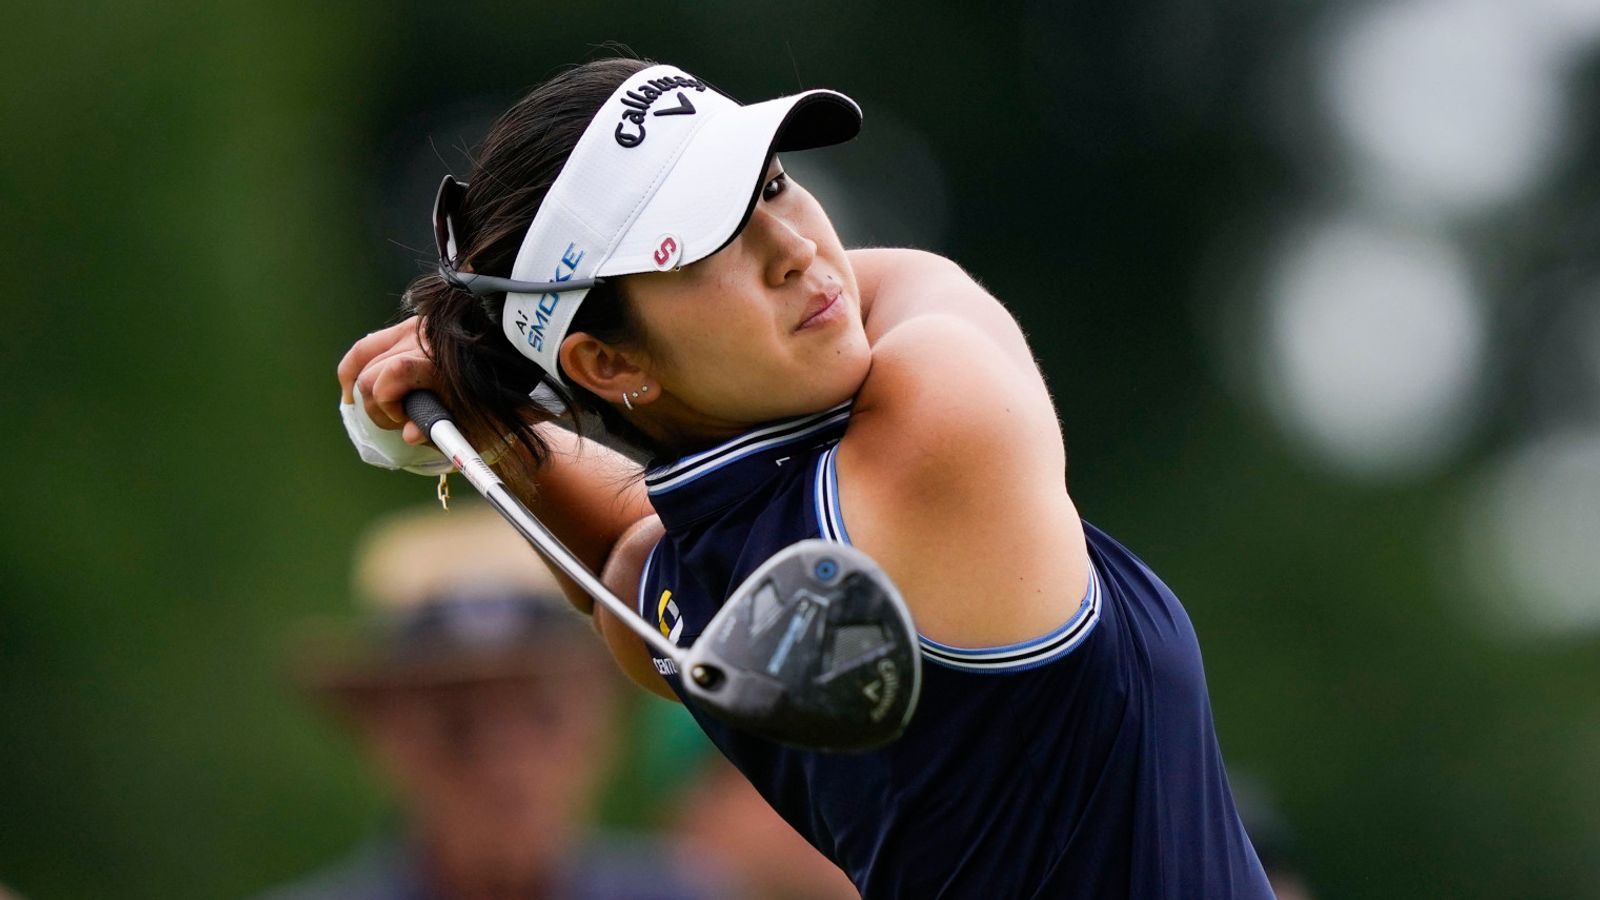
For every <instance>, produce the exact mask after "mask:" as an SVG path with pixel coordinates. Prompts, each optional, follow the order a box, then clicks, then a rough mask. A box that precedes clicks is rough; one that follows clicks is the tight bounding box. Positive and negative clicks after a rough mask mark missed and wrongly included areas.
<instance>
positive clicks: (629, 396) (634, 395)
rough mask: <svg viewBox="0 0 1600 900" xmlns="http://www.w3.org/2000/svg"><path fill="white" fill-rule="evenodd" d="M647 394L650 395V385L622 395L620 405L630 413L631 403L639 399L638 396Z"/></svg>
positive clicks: (631, 409)
mask: <svg viewBox="0 0 1600 900" xmlns="http://www.w3.org/2000/svg"><path fill="white" fill-rule="evenodd" d="M648 393H650V385H648V384H647V385H644V386H642V387H640V388H639V389H638V390H637V391H632V392H629V393H625V394H623V395H622V405H623V406H626V407H627V408H628V411H629V412H632V411H633V401H635V400H637V399H639V395H641V394H648Z"/></svg>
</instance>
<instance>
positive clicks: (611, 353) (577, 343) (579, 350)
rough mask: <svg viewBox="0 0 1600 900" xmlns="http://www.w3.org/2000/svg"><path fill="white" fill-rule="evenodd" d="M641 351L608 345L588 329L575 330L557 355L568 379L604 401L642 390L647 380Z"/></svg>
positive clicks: (564, 341)
mask: <svg viewBox="0 0 1600 900" xmlns="http://www.w3.org/2000/svg"><path fill="white" fill-rule="evenodd" d="M636 356H637V354H632V353H629V352H628V351H626V350H622V349H619V348H618V347H615V346H613V345H611V344H607V343H606V342H605V341H602V340H600V339H598V338H596V337H594V336H593V335H591V334H589V333H588V332H586V331H577V332H573V333H572V334H569V335H567V336H566V338H565V339H564V340H563V341H562V342H561V349H560V351H558V353H557V357H558V358H559V359H560V360H561V368H562V370H563V371H565V372H566V373H567V378H569V379H571V380H572V381H573V382H574V383H576V384H578V385H580V386H582V387H584V388H586V389H587V390H588V391H589V392H590V393H592V394H595V395H596V396H598V397H600V398H601V399H603V400H609V401H611V402H620V401H619V398H620V397H621V396H622V395H624V394H628V393H631V392H634V391H637V390H639V387H640V385H642V384H644V383H645V374H644V370H643V369H642V368H640V366H639V365H638V362H639V360H637V359H636Z"/></svg>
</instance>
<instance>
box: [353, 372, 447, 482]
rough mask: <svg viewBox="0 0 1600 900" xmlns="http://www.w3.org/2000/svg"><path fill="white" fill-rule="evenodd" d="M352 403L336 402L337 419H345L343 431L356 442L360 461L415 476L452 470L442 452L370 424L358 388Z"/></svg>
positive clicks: (369, 418)
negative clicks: (400, 470) (412, 473)
mask: <svg viewBox="0 0 1600 900" xmlns="http://www.w3.org/2000/svg"><path fill="white" fill-rule="evenodd" d="M354 392H355V398H356V399H355V402H354V403H340V404H339V418H341V419H343V420H344V430H345V433H346V434H348V435H350V443H352V444H355V445H356V452H357V453H359V454H361V461H362V462H364V463H367V464H368V465H373V466H378V467H379V468H383V469H405V470H406V471H407V472H415V473H417V474H418V475H442V474H444V473H446V472H450V471H454V469H455V466H454V465H452V464H451V462H450V460H448V459H445V457H444V454H443V453H440V452H439V451H438V450H436V449H434V448H433V447H430V446H426V445H424V446H421V447H417V446H413V445H411V444H408V443H406V442H405V440H404V439H402V438H401V437H400V432H399V431H398V430H394V431H391V430H389V429H387V428H379V427H378V426H377V425H375V424H373V421H372V418H371V417H370V416H368V415H367V407H366V405H365V404H364V403H362V401H361V389H360V388H355V389H354Z"/></svg>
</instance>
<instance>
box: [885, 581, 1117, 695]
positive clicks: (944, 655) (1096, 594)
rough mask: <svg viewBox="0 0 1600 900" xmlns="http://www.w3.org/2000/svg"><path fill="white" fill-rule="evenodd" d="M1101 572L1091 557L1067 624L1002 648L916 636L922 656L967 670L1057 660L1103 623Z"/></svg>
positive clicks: (1029, 665)
mask: <svg viewBox="0 0 1600 900" xmlns="http://www.w3.org/2000/svg"><path fill="white" fill-rule="evenodd" d="M1102 593H1103V590H1102V587H1101V583H1100V575H1099V573H1098V572H1096V571H1095V566H1094V559H1093V558H1092V557H1091V558H1090V560H1089V586H1088V588H1087V589H1086V590H1085V591H1084V594H1083V600H1082V601H1080V602H1079V604H1078V609H1077V611H1076V612H1075V613H1073V615H1072V618H1071V619H1069V620H1067V623H1066V624H1065V625H1062V626H1061V627H1060V628H1057V629H1056V630H1054V631H1052V632H1050V633H1049V634H1046V635H1043V636H1042V637H1037V638H1034V639H1033V640H1029V641H1021V642H1019V643H1015V644H1006V645H1004V646H1000V647H953V646H950V645H949V644H941V643H939V642H938V641H935V640H931V639H929V638H926V637H923V636H922V635H921V634H918V635H917V642H918V643H919V644H920V645H921V646H922V658H923V659H926V660H929V661H931V662H935V663H938V664H940V665H942V666H946V667H948V668H952V669H960V670H962V671H965V672H990V673H995V672H1021V671H1023V670H1025V669H1032V668H1035V667H1038V666H1042V665H1046V664H1048V663H1052V662H1055V661H1056V660H1058V659H1061V658H1062V657H1064V656H1066V655H1067V654H1069V653H1071V652H1072V651H1073V650H1076V649H1077V648H1078V647H1079V646H1080V645H1082V644H1083V641H1084V639H1085V638H1087V637H1088V636H1089V633H1090V632H1092V631H1094V627H1095V626H1096V625H1098V624H1099V623H1100V603H1101V600H1102Z"/></svg>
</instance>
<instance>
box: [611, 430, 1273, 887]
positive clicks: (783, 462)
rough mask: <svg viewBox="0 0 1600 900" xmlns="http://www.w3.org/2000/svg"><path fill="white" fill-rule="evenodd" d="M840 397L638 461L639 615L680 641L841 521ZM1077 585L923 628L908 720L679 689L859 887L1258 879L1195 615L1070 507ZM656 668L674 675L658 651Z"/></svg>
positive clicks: (837, 536)
mask: <svg viewBox="0 0 1600 900" xmlns="http://www.w3.org/2000/svg"><path fill="white" fill-rule="evenodd" d="M849 418H850V406H849V404H848V403H846V404H843V405H841V406H838V407H835V408H833V409H830V410H827V411H825V412H822V413H818V414H815V415H810V416H804V417H799V418H795V419H788V420H784V421H780V422H775V423H772V424H771V425H768V426H765V427H762V428H758V429H755V430H753V431H751V432H749V433H746V434H744V435H742V436H740V437H738V438H735V439H733V440H730V441H727V442H725V443H723V444H721V445H719V446H717V447H714V448H712V449H710V450H707V451H704V452H701V453H696V454H693V455H690V456H687V457H684V458H683V459H680V460H677V461H675V462H672V463H670V464H664V465H652V466H651V467H650V469H649V470H648V472H647V475H646V485H647V487H648V489H649V493H650V499H651V502H652V503H653V504H654V506H655V509H656V512H657V513H659V514H660V516H661V520H662V523H663V524H664V525H665V526H666V536H665V537H664V538H663V539H662V540H661V541H660V542H659V543H658V544H657V545H656V547H655V549H654V550H653V551H652V552H651V554H650V556H649V559H648V561H647V563H646V565H645V569H644V572H643V575H642V577H641V579H640V591H639V598H640V600H639V613H640V615H642V616H643V617H644V618H645V619H646V620H647V621H649V622H650V623H651V624H652V625H654V626H655V627H658V628H660V629H661V632H662V633H663V634H665V635H667V636H668V637H669V638H670V639H671V640H672V641H673V642H674V643H676V644H678V645H679V646H682V647H688V646H690V645H692V644H693V643H694V641H695V638H696V637H697V636H698V635H699V634H700V632H701V631H702V630H703V629H704V628H705V627H706V625H707V624H708V623H709V622H710V620H711V617H712V616H713V615H714V614H715V613H716V611H717V609H718V607H719V606H720V604H721V602H722V601H723V599H725V598H726V597H727V595H728V594H729V593H731V592H732V591H733V589H734V588H735V587H737V586H738V585H739V583H740V582H741V581H742V580H743V579H744V578H745V576H747V575H748V574H749V573H750V572H751V571H753V570H754V569H755V568H756V567H757V566H759V565H760V564H761V563H762V562H763V561H765V560H766V559H767V558H769V557H770V556H771V555H772V554H774V553H776V552H777V551H778V550H780V549H782V548H783V547H785V546H787V545H788V544H791V543H793V542H795V541H798V540H801V539H804V538H813V537H823V538H828V539H832V540H838V541H846V542H848V541H849V540H850V535H849V532H848V531H847V530H846V528H845V518H846V516H845V511H841V510H840V508H839V492H838V485H837V473H836V471H835V463H834V457H835V454H836V452H837V450H838V446H837V445H838V441H839V439H840V437H842V436H843V434H844V431H845V427H846V425H847V424H848V422H849ZM1084 530H1085V532H1086V533H1087V536H1088V544H1089V555H1090V559H1091V561H1092V563H1093V565H1092V566H1091V574H1090V585H1089V589H1088V591H1087V593H1086V594H1085V596H1084V597H1083V598H1082V601H1081V602H1080V603H1079V605H1078V608H1077V610H1076V611H1075V612H1074V613H1073V615H1072V616H1071V618H1070V619H1068V621H1066V622H1064V623H1063V624H1062V625H1061V627H1060V628H1057V629H1056V630H1055V631H1052V632H1051V633H1049V634H1046V635H1043V636H1041V637H1039V638H1037V639H1035V640H1031V641H1025V642H1022V643H1018V644H1012V645H1010V646H1004V647H990V648H982V649H976V648H961V647H951V646H946V645H944V644H939V643H935V642H934V641H931V640H928V639H926V638H923V639H922V640H921V649H922V654H923V662H924V666H923V679H924V680H923V687H922V697H921V701H920V705H919V707H918V710H917V712H916V714H915V716H914V717H913V719H912V721H911V724H910V726H909V727H908V729H907V730H906V733H905V735H904V736H903V737H901V738H900V739H899V740H898V741H896V742H895V743H893V744H890V745H889V746H888V747H885V748H882V749H880V750H875V751H871V752H868V753H860V754H829V753H818V752H812V751H806V750H799V749H795V748H792V747H786V746H783V745H780V744H776V743H773V742H770V741H766V740H762V739H760V738H755V737H752V736H750V735H747V734H744V733H741V732H739V731H736V730H734V729H732V728H730V727H729V726H727V725H725V724H723V723H721V722H719V721H717V720H716V719H712V718H709V717H706V716H704V715H703V714H701V713H700V712H699V711H698V710H696V709H695V707H694V706H693V704H687V706H688V709H689V710H690V712H691V713H692V714H693V715H694V716H695V718H696V720H697V721H698V722H699V724H700V726H701V727H702V728H703V729H704V730H705V732H706V734H707V735H709V736H710V738H711V740H712V741H713V742H714V743H715V744H716V745H717V747H718V748H719V749H720V750H721V751H722V752H723V753H724V754H725V755H727V757H728V758H729V759H730V760H732V761H733V763H734V765H736V766H737V767H738V768H739V769H740V770H741V771H743V772H744V774H745V776H746V777H748V778H749V779H750V781H751V782H752V783H753V784H754V785H755V786H756V789H757V790H758V791H760V792H761V794H762V796H764V797H765V798H766V799H767V801H768V802H769V803H770V804H772V806H773V808H774V809H776V810H777V811H778V813H779V814H780V815H782V816H783V818H784V819H786V820H787V821H788V822H789V824H791V825H793V826H794V827H795V829H796V830H798V831H799V832H800V833H801V834H802V835H804V836H805V837H806V839H807V840H809V841H810V842H811V843H812V844H813V845H815V846H816V847H817V849H819V850H821V851H822V853H823V854H824V855H825V856H827V857H828V858H829V859H831V860H833V861H834V862H835V863H836V864H838V865H839V867H840V868H842V869H844V871H845V872H846V873H847V874H848V875H849V876H850V878H851V880H852V881H853V882H854V883H855V885H856V887H857V888H859V889H860V891H861V893H862V895H863V896H864V897H866V898H868V900H875V898H890V897H893V898H905V900H932V898H1029V897H1031V898H1041V900H1044V898H1061V897H1135V898H1166V897H1171V898H1178V897H1182V898H1208V900H1210V898H1271V897H1272V891H1271V889H1270V888H1269V887H1268V885H1267V879H1266V876H1265V874H1264V873H1263V871H1262V868H1261V863H1260V861H1259V860H1258V859H1257V858H1256V853H1255V850H1254V848H1253V847H1252V846H1251V844H1250V840H1249V838H1248V837H1247V836H1246V835H1245V832H1244V828H1243V826H1242V825H1241V824H1240V821H1239V814H1238V812H1237V810H1236V809H1235V807H1234V802H1233V796H1232V794H1231V793H1230V791H1229V789H1228V780H1227V776H1226V774H1225V773H1224V771H1223V765H1222V756H1221V753H1220V751H1219V749H1218V746H1217V738H1216V734H1215V732H1214V730H1213V726H1212V720H1211V705H1210V701H1209V700H1208V698H1207V695H1206V685H1205V674H1204V672H1203V670H1202V668H1201V662H1200V648H1199V645H1198V644H1197V643H1196V640H1195V634H1194V629H1193V627H1192V626H1191V625H1190V623H1189V617H1188V616H1187V614H1185V613H1184V611H1183V607H1182V606H1180V605H1179V604H1178V600H1177V598H1176V597H1174V596H1173V594H1172V592H1171V591H1170V590H1168V588H1167V586H1166V585H1164V584H1162V583H1161V580H1160V579H1158V578H1157V577H1156V575H1155V573H1154V572H1152V571H1150V569H1149V568H1148V567H1146V566H1145V565H1144V563H1142V562H1140V561H1139V559H1137V558H1136V557H1135V556H1134V555H1133V554H1132V553H1130V552H1128V551H1127V550H1126V549H1125V548H1123V547H1122V545H1120V544H1118V543H1117V542H1116V541H1114V540H1112V539H1111V538H1110V537H1108V536H1107V535H1106V534H1105V533H1103V532H1101V531H1099V530H1098V529H1096V528H1094V527H1093V526H1091V525H1088V524H1087V523H1085V526H1084ZM655 662H656V667H657V669H658V671H660V672H662V674H663V675H664V676H666V678H667V681H668V682H669V683H670V684H671V685H672V687H673V689H674V690H676V691H678V692H679V694H680V696H681V694H682V684H681V682H680V681H679V678H678V673H677V671H676V669H675V667H674V666H673V664H672V662H671V661H670V660H665V659H661V658H657V659H656V660H655Z"/></svg>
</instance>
